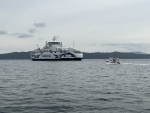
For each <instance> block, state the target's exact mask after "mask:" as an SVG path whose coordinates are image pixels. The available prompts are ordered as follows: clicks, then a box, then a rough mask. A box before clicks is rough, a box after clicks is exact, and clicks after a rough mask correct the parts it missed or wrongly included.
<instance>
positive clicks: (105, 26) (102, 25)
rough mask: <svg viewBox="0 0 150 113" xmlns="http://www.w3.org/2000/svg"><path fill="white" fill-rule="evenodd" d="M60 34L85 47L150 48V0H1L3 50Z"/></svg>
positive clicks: (69, 44)
mask: <svg viewBox="0 0 150 113" xmlns="http://www.w3.org/2000/svg"><path fill="white" fill-rule="evenodd" d="M54 35H55V36H58V37H59V38H58V39H57V41H61V42H63V45H64V46H65V47H72V46H73V41H74V45H75V48H76V49H79V50H81V51H82V52H113V51H120V52H133V51H141V52H145V53H150V0H0V53H9V52H20V51H31V50H33V49H35V48H36V47H37V44H38V45H39V47H43V46H44V45H45V42H46V41H52V38H53V36H54Z"/></svg>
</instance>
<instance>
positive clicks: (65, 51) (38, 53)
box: [30, 36, 83, 61]
mask: <svg viewBox="0 0 150 113" xmlns="http://www.w3.org/2000/svg"><path fill="white" fill-rule="evenodd" d="M52 40H53V41H52V42H47V41H46V44H45V46H44V47H43V48H42V49H40V48H38V47H37V49H35V50H33V51H31V53H30V56H31V59H32V60H33V61H49V60H53V61H59V60H66V61H67V60H78V61H81V59H83V53H82V52H81V51H79V50H76V49H74V48H70V47H69V48H64V47H63V46H62V42H57V41H56V37H55V36H54V37H53V39H52Z"/></svg>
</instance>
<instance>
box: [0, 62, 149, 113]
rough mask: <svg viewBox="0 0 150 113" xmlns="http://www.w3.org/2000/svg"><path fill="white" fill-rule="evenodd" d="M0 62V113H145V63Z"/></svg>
mask: <svg viewBox="0 0 150 113" xmlns="http://www.w3.org/2000/svg"><path fill="white" fill-rule="evenodd" d="M120 62H121V64H120V65H108V64H105V61H104V60H83V61H56V62H55V61H44V62H43V61H37V62H36V61H30V60H0V113H150V98H149V97H150V60H120Z"/></svg>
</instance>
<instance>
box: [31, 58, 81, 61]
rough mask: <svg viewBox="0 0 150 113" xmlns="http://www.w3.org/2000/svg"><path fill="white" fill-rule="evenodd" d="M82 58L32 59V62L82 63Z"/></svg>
mask: <svg viewBox="0 0 150 113" xmlns="http://www.w3.org/2000/svg"><path fill="white" fill-rule="evenodd" d="M81 59H82V58H63V59H32V61H81Z"/></svg>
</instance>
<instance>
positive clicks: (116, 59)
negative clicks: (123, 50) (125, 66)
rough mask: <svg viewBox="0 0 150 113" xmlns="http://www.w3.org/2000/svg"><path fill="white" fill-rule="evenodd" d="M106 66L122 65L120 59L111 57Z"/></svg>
mask: <svg viewBox="0 0 150 113" xmlns="http://www.w3.org/2000/svg"><path fill="white" fill-rule="evenodd" d="M106 64H120V62H119V58H113V57H110V58H109V59H107V60H106Z"/></svg>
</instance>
